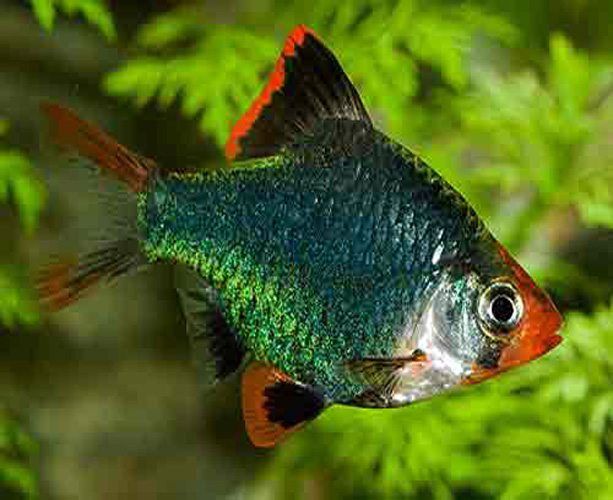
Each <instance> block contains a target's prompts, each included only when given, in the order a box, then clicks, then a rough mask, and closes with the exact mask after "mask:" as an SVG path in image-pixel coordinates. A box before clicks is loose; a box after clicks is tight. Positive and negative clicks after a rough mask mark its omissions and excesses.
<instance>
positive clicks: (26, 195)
mask: <svg viewBox="0 0 613 500" xmlns="http://www.w3.org/2000/svg"><path fill="white" fill-rule="evenodd" d="M9 199H10V200H11V201H13V202H14V203H15V205H16V206H17V209H18V212H19V218H20V220H21V223H22V225H23V227H24V229H25V231H26V233H27V234H32V233H33V231H34V229H35V228H36V224H37V222H38V217H39V215H40V212H41V210H42V208H43V205H44V200H45V191H44V187H43V185H42V183H41V181H40V180H39V179H38V177H37V176H36V175H35V174H34V169H33V167H32V165H31V163H30V161H29V160H28V159H27V158H26V157H25V156H24V155H23V154H21V153H20V152H18V151H11V150H0V202H4V203H6V202H8V201H9Z"/></svg>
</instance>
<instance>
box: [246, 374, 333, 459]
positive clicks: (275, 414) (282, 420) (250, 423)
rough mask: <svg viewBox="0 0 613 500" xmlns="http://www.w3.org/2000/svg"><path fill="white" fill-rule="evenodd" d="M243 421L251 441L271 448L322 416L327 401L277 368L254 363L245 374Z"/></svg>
mask: <svg viewBox="0 0 613 500" xmlns="http://www.w3.org/2000/svg"><path fill="white" fill-rule="evenodd" d="M242 403H243V418H244V420H245V428H246V430H247V434H248V436H249V439H250V440H251V442H252V443H253V444H254V445H255V446H258V447H262V448H270V447H273V446H275V445H276V444H278V443H279V442H281V441H283V440H284V439H286V438H287V437H288V436H289V435H290V434H292V433H293V432H295V431H296V430H298V429H300V428H301V427H302V426H303V425H304V424H305V423H306V422H308V421H310V420H312V419H314V418H315V417H317V415H319V414H320V413H321V412H322V411H323V409H324V408H325V406H326V403H325V400H324V398H323V397H322V396H321V395H320V394H318V393H317V392H316V391H315V390H313V389H312V388H311V387H309V386H307V385H304V384H300V383H298V382H295V381H294V380H292V379H291V378H290V377H288V376H287V375H285V374H284V373H282V372H280V371H279V370H277V369H276V368H273V367H271V366H267V365H264V364H262V363H258V362H254V363H252V364H251V365H250V366H249V367H248V368H247V370H245V373H244V374H243V385H242Z"/></svg>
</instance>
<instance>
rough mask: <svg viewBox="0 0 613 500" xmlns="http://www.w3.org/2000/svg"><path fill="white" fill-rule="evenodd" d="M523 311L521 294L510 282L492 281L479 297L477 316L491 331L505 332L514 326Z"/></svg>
mask: <svg viewBox="0 0 613 500" xmlns="http://www.w3.org/2000/svg"><path fill="white" fill-rule="evenodd" d="M523 312H524V306H523V302H522V300H521V296H520V295H519V293H518V292H517V290H516V289H515V287H514V286H513V285H511V284H510V283H505V282H495V283H492V284H491V285H490V286H488V287H487V288H486V289H485V291H484V292H483V293H482V294H481V297H480V298H479V317H480V319H481V320H482V321H483V322H484V323H485V325H486V327H487V328H488V330H490V331H491V332H493V333H507V332H509V331H510V330H512V329H513V328H515V327H516V326H517V325H518V324H519V322H520V320H521V318H522V315H523Z"/></svg>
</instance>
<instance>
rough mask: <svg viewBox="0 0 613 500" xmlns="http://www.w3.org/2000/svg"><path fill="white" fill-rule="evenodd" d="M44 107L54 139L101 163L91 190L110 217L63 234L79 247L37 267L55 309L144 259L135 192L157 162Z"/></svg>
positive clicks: (43, 295) (44, 295) (67, 113)
mask: <svg viewBox="0 0 613 500" xmlns="http://www.w3.org/2000/svg"><path fill="white" fill-rule="evenodd" d="M41 110H42V112H43V114H44V115H45V116H46V118H47V120H48V122H49V125H50V133H51V139H52V140H53V142H54V143H55V144H56V145H58V146H59V147H60V148H61V149H62V150H63V151H66V152H68V153H76V155H77V156H81V157H83V158H85V159H86V160H89V162H87V163H90V162H93V163H94V164H95V165H96V166H97V167H98V168H99V171H98V172H97V173H95V177H96V179H98V181H99V182H96V185H95V186H96V187H95V189H96V190H95V192H94V193H89V192H88V196H89V195H90V194H93V195H94V196H95V197H96V198H97V199H100V201H101V202H102V203H104V213H105V214H106V216H107V217H108V220H101V221H100V220H99V221H96V223H95V227H92V228H91V229H87V230H84V229H83V228H81V229H80V231H79V233H78V234H77V235H76V238H65V237H64V238H63V239H64V240H67V241H68V242H69V244H70V245H71V247H73V248H74V250H72V251H69V255H68V256H64V257H60V258H59V259H55V260H54V261H53V262H52V263H50V264H48V265H47V266H45V267H44V268H43V269H42V270H40V271H39V272H38V274H37V276H36V278H35V279H36V290H37V292H38V295H39V298H40V302H41V305H42V306H43V307H45V308H46V309H50V310H52V311H55V310H58V309H62V308H64V307H66V306H68V305H69V304H71V303H73V302H74V301H76V300H77V299H79V298H81V297H82V296H83V295H84V294H85V293H86V292H88V291H89V290H90V289H91V288H93V287H94V285H96V284H98V283H101V282H104V281H111V280H113V279H115V278H117V277H118V276H121V275H122V274H124V273H126V272H127V271H129V270H130V269H133V268H135V267H137V266H138V265H139V264H142V263H144V262H145V259H144V257H143V255H142V252H141V250H140V242H139V239H138V229H137V223H136V203H137V197H136V196H135V194H134V193H138V192H141V191H143V190H145V189H146V187H147V183H148V179H149V176H150V175H152V173H153V172H154V170H155V168H156V165H155V162H153V161H152V160H149V159H147V158H144V157H142V156H140V155H138V154H136V153H133V152H131V151H130V150H128V149H127V148H126V147H124V146H122V145H121V144H119V143H118V142H117V141H115V140H114V139H113V138H112V137H110V136H109V135H108V134H106V133H105V132H103V131H102V130H100V129H99V128H97V127H96V126H95V125H93V124H91V123H89V122H87V121H85V120H82V119H81V118H79V117H78V116H77V115H76V114H75V113H74V112H73V111H71V110H69V109H67V108H64V107H63V106H60V105H58V104H53V103H44V104H42V105H41ZM90 164H91V163H90ZM84 170H88V169H84ZM89 170H90V171H91V168H90V169H89ZM100 173H109V174H111V177H112V178H114V179H117V180H118V181H120V182H119V183H113V182H112V181H108V180H107V181H104V179H103V177H104V176H100ZM75 175H76V173H75ZM107 177H108V176H107ZM103 181H104V182H103ZM75 185H78V183H75ZM126 188H127V189H126Z"/></svg>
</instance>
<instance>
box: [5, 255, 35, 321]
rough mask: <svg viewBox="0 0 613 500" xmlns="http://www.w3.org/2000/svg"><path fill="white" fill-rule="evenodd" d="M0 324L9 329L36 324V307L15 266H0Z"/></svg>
mask: <svg viewBox="0 0 613 500" xmlns="http://www.w3.org/2000/svg"><path fill="white" fill-rule="evenodd" d="M0 290H2V301H1V302H0V324H2V325H4V326H5V327H7V328H9V329H11V328H15V327H16V326H17V325H19V324H21V325H25V326H33V325H35V324H36V323H37V322H38V319H39V316H38V307H37V304H36V301H35V300H34V298H33V297H32V295H31V292H30V289H29V287H28V285H27V284H26V280H25V279H24V277H23V276H22V275H21V274H20V273H19V272H18V270H17V269H16V268H15V266H10V267H9V266H0Z"/></svg>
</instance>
